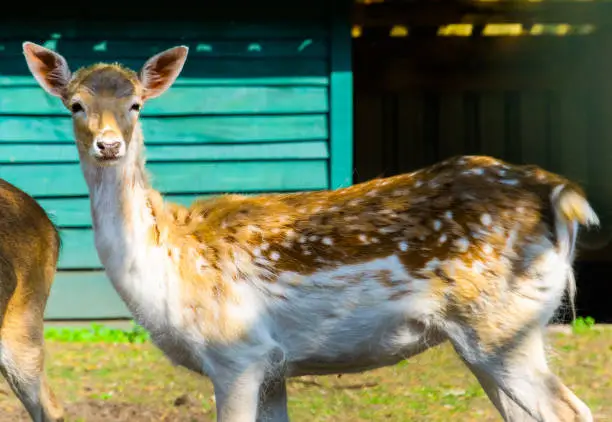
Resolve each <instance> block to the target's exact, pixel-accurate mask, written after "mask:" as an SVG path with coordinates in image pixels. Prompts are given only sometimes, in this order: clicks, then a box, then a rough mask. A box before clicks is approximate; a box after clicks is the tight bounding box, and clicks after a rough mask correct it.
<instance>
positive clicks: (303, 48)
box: [0, 36, 329, 62]
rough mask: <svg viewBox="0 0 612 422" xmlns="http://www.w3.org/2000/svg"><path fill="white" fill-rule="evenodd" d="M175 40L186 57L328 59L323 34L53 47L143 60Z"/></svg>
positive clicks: (9, 53)
mask: <svg viewBox="0 0 612 422" xmlns="http://www.w3.org/2000/svg"><path fill="white" fill-rule="evenodd" d="M22 42H23V41H22V40H4V41H2V40H0V55H1V56H2V57H13V58H14V57H19V58H20V57H21V56H22V55H23V52H22V47H21V44H22ZM178 44H181V45H186V46H187V47H189V57H190V58H192V57H206V58H208V59H220V58H232V57H235V58H244V59H249V58H268V57H270V58H279V57H301V58H318V59H327V57H328V54H329V51H328V49H329V44H328V42H327V39H326V38H325V37H319V38H313V37H305V36H302V37H298V38H292V39H257V38H243V39H236V40H227V39H216V38H210V37H209V38H208V39H207V38H204V37H203V38H199V39H197V40H176V39H173V40H167V39H164V40H160V39H154V40H144V39H136V40H130V41H127V40H124V39H122V40H115V39H110V40H107V39H95V40H92V39H89V40H81V39H79V40H75V39H61V38H60V39H58V40H57V41H56V42H55V43H54V49H55V50H56V51H58V52H60V53H61V54H62V55H64V56H66V57H82V58H88V57H91V59H92V60H93V61H96V60H100V61H115V60H117V57H122V58H124V59H125V58H132V59H133V58H137V59H141V60H142V61H143V62H144V60H145V59H147V58H149V57H150V56H152V55H153V54H156V53H159V52H160V51H162V50H165V49H167V48H171V47H174V46H176V45H178Z"/></svg>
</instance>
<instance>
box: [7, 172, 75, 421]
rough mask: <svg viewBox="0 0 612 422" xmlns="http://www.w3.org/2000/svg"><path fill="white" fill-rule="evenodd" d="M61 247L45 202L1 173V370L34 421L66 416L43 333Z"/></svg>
mask: <svg viewBox="0 0 612 422" xmlns="http://www.w3.org/2000/svg"><path fill="white" fill-rule="evenodd" d="M59 249H60V239H59V236H58V232H57V230H56V228H55V226H54V225H53V223H52V222H51V220H50V219H49V217H48V216H47V214H46V213H45V211H44V210H43V209H42V208H41V207H40V205H39V204H38V203H37V202H36V201H35V200H34V199H33V198H32V197H31V196H29V195H28V194H27V193H25V192H23V191H22V190H20V189H18V188H16V187H15V186H13V185H12V184H10V183H9V182H7V181H5V180H2V179H0V371H1V372H2V375H4V378H5V379H6V380H7V381H8V383H9V385H10V387H11V389H12V390H13V392H14V393H15V395H16V396H17V397H18V398H19V400H20V401H21V403H22V404H23V406H24V407H25V408H26V410H27V412H28V413H29V415H30V417H31V419H32V421H34V422H51V421H63V414H64V410H63V407H62V405H61V403H60V402H59V401H58V400H57V398H56V397H55V395H54V393H53V391H52V390H51V388H50V387H49V384H48V382H47V378H46V375H45V370H44V357H45V356H44V336H43V316H44V312H45V307H46V304H47V299H48V297H49V293H50V289H51V285H52V283H53V279H54V277H55V270H56V265H57V260H58V256H59Z"/></svg>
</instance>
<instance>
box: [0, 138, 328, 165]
mask: <svg viewBox="0 0 612 422" xmlns="http://www.w3.org/2000/svg"><path fill="white" fill-rule="evenodd" d="M328 149H329V148H328V142H327V141H301V142H273V143H250V144H176V145H158V144H152V145H149V146H148V147H147V151H146V155H147V161H148V162H155V161H238V160H240V161H256V160H296V159H313V158H322V159H324V158H329V151H328ZM78 161H79V155H78V153H77V149H76V147H75V146H74V145H70V144H46V143H42V144H24V143H18V144H7V143H0V164H2V163H7V164H8V163H56V162H63V163H66V162H74V163H76V162H78Z"/></svg>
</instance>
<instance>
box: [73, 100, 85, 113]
mask: <svg viewBox="0 0 612 422" xmlns="http://www.w3.org/2000/svg"><path fill="white" fill-rule="evenodd" d="M70 111H72V113H73V114H76V113H80V112H81V111H83V106H82V105H81V104H80V103H73V104H72V105H71V106H70Z"/></svg>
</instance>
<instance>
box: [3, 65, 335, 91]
mask: <svg viewBox="0 0 612 422" xmlns="http://www.w3.org/2000/svg"><path fill="white" fill-rule="evenodd" d="M35 83H36V82H33V81H32V76H30V75H28V74H26V73H25V72H24V73H23V74H19V75H8V76H7V75H2V69H1V67H0V87H7V86H31V85H33V84H35ZM326 85H329V77H328V75H323V76H294V77H292V76H269V77H260V78H256V77H250V78H231V77H229V75H225V76H224V77H221V78H202V77H190V78H183V77H180V76H179V78H178V79H177V80H176V82H174V85H173V87H178V86H201V87H206V86H213V87H217V86H219V87H227V86H241V87H242V86H245V87H247V86H249V87H251V86H261V87H265V86H273V87H284V86H326ZM36 86H38V85H36Z"/></svg>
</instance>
